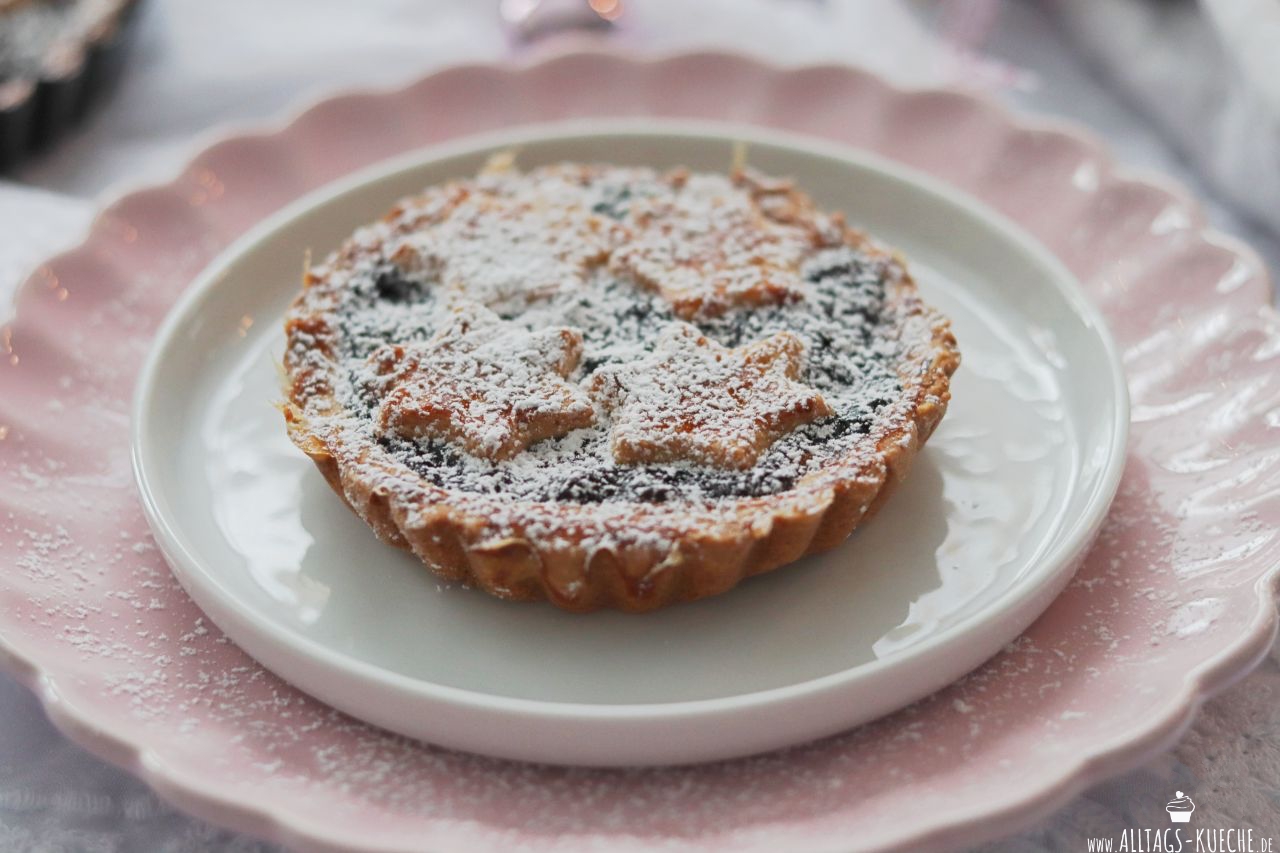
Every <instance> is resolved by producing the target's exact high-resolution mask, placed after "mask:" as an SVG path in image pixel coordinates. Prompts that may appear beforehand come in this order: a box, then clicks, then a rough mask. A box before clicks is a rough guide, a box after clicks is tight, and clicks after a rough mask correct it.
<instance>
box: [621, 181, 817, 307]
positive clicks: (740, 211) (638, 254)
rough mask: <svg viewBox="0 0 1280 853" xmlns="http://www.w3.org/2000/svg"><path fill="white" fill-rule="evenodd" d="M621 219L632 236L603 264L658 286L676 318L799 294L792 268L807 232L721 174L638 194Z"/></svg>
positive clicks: (807, 243)
mask: <svg viewBox="0 0 1280 853" xmlns="http://www.w3.org/2000/svg"><path fill="white" fill-rule="evenodd" d="M627 224H628V226H629V227H630V228H631V229H632V231H633V235H632V238H631V240H629V241H628V243H627V244H626V245H625V246H622V247H620V248H619V249H617V250H616V251H614V252H613V254H612V255H611V256H610V258H609V266H610V268H611V269H612V270H613V271H614V272H616V273H619V274H621V275H623V276H626V277H629V278H631V279H633V280H635V281H636V282H638V283H639V284H641V285H642V286H644V287H647V288H649V289H651V290H656V291H657V292H658V293H660V294H662V295H663V297H665V298H666V300H667V301H668V302H669V303H670V304H671V306H672V309H673V310H674V311H675V313H676V315H677V316H679V317H681V318H682V319H685V320H693V319H695V318H697V317H712V316H716V315H718V314H721V313H723V312H724V311H726V310H727V309H729V308H732V307H734V306H761V305H777V304H781V303H785V302H793V301H796V300H798V299H801V298H803V283H802V281H801V276H800V273H799V269H800V264H801V263H802V261H803V260H804V258H805V256H806V254H807V253H808V252H809V251H810V250H811V248H812V246H811V243H812V239H811V236H810V235H809V234H808V233H807V232H806V231H805V230H804V229H802V228H798V227H794V226H792V225H790V224H788V223H785V222H779V221H775V220H773V219H770V218H769V217H768V216H766V215H765V214H764V213H763V212H762V211H761V210H760V209H759V207H758V205H757V203H756V201H755V200H754V199H753V198H752V197H751V196H750V195H748V194H747V193H745V192H742V191H739V190H736V189H735V188H734V187H733V185H732V184H730V183H729V182H728V181H726V180H725V179H723V178H711V177H708V176H693V177H690V178H689V179H688V181H687V182H686V183H682V184H680V185H678V186H676V187H675V188H674V192H673V193H671V194H668V195H662V196H658V197H655V198H653V199H641V200H638V201H636V202H634V203H633V207H632V217H631V219H630V220H629V221H628V223H627Z"/></svg>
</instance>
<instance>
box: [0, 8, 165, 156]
mask: <svg viewBox="0 0 1280 853" xmlns="http://www.w3.org/2000/svg"><path fill="white" fill-rule="evenodd" d="M141 5H142V0H119V2H118V3H117V4H116V8H115V9H114V10H112V12H111V14H109V15H107V16H106V18H105V19H104V21H103V23H102V24H101V25H100V26H98V27H96V28H95V29H94V30H93V31H92V32H90V33H89V35H88V37H87V38H85V39H83V40H81V41H79V42H76V43H73V44H68V43H62V44H59V45H57V46H56V47H54V48H53V49H51V50H50V52H49V53H48V55H47V56H46V57H45V58H44V62H43V63H42V67H41V69H40V71H39V72H38V74H36V75H33V76H31V77H10V78H8V79H0V171H7V170H9V169H12V168H13V167H14V166H16V165H17V164H18V163H19V162H21V161H22V160H23V159H24V158H25V157H27V156H28V155H29V154H32V153H34V152H36V151H39V150H40V149H42V148H44V147H46V146H48V145H49V144H50V143H52V142H54V141H55V140H56V139H58V138H59V137H60V136H62V135H63V134H64V133H66V132H67V131H68V130H69V129H70V128H71V127H73V126H74V125H75V124H76V123H77V122H79V120H80V119H81V118H83V117H84V115H85V113H86V112H88V110H89V109H90V107H91V106H92V105H93V103H94V102H95V101H96V100H97V99H98V97H99V96H100V95H101V94H102V93H103V92H105V91H106V90H107V89H109V88H110V87H111V85H112V84H113V83H114V81H115V80H116V78H117V77H119V74H120V69H121V68H122V67H123V65H124V58H125V54H126V53H127V51H128V46H129V42H130V39H131V34H132V32H133V30H135V29H136V26H134V21H135V20H136V19H137V17H138V9H139V7H140V6H141Z"/></svg>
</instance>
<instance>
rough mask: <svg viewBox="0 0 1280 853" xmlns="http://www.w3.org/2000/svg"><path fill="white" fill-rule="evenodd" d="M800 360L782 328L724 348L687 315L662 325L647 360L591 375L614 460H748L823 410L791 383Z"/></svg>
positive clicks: (736, 464)
mask: <svg viewBox="0 0 1280 853" xmlns="http://www.w3.org/2000/svg"><path fill="white" fill-rule="evenodd" d="M803 358H804V345H803V344H802V343H801V341H800V339H799V338H797V337H796V336H795V335H793V334H791V333H790V332H778V333H777V334H775V335H773V336H772V337H769V338H766V339H765V340H763V341H759V342H757V343H754V344H751V345H750V346H746V347H740V348H738V349H726V348H725V347H723V346H721V345H720V344H718V343H716V342H714V341H710V340H708V339H707V338H705V337H703V336H702V335H700V334H699V333H698V331H697V329H695V328H694V327H693V326H690V325H689V324H687V323H678V324H674V325H672V326H670V327H668V328H667V329H666V330H665V331H664V332H663V334H662V336H661V337H660V338H659V340H658V343H657V345H656V346H655V347H654V351H653V353H652V354H651V355H649V356H648V357H647V358H644V359H640V360H638V361H635V362H632V363H631V364H627V365H621V366H618V367H613V368H605V369H603V370H601V371H600V372H598V373H597V374H596V375H595V376H594V377H593V378H592V389H593V390H594V391H595V393H596V394H597V395H598V399H599V400H600V402H601V404H602V405H603V406H604V408H605V409H606V410H608V411H609V412H611V413H612V415H613V421H614V422H613V432H612V434H611V436H610V438H611V442H612V449H613V457H614V459H615V460H616V461H617V462H618V463H619V464H624V465H626V464H643V463H659V462H678V461H685V460H687V461H692V462H697V463H701V464H705V465H714V466H717V467H721V468H733V469H746V468H750V467H752V466H753V465H755V464H756V462H757V460H759V458H760V455H761V454H762V453H763V452H764V451H765V450H766V449H768V447H769V445H771V444H772V443H773V442H774V441H776V440H777V439H779V438H781V437H782V436H784V435H786V434H787V433H789V432H791V431H792V430H794V429H795V428H796V427H798V426H800V425H802V424H805V423H808V422H809V421H812V420H816V419H817V418H821V417H825V416H827V415H829V414H831V409H830V407H829V406H828V405H827V402H826V400H824V399H822V395H821V394H819V393H818V392H817V391H816V390H814V389H813V388H809V387H808V386H805V385H802V384H800V383H799V382H796V381H795V380H796V378H797V377H798V376H799V375H800V371H801V369H802V367H803Z"/></svg>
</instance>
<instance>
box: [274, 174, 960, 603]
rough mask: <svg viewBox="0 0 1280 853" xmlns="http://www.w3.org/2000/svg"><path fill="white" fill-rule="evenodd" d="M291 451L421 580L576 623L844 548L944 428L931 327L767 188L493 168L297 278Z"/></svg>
mask: <svg viewBox="0 0 1280 853" xmlns="http://www.w3.org/2000/svg"><path fill="white" fill-rule="evenodd" d="M285 328H286V335H287V348H286V351H285V359H284V361H285V372H286V376H287V385H286V395H287V400H286V402H285V405H284V411H285V417H286V421H287V425H288V430H289V435H290V437H291V438H292V440H293V442H294V443H295V444H296V445H297V446H298V447H299V448H301V449H302V450H303V451H304V452H305V453H306V454H307V455H308V456H310V457H311V459H312V460H314V461H315V463H316V465H317V466H318V467H319V469H320V471H321V472H322V473H323V474H324V476H325V478H326V479H327V480H328V482H329V484H330V485H331V486H332V487H333V489H334V490H335V491H336V492H337V493H338V494H339V495H341V496H342V497H343V499H344V500H345V501H346V502H347V503H348V504H349V505H350V506H351V507H352V508H353V509H354V510H355V511H356V513H357V514H358V515H359V516H360V517H361V518H363V519H364V520H365V521H366V522H367V523H368V524H369V526H370V527H372V528H373V530H374V532H375V533H376V534H377V535H378V536H379V538H381V539H382V540H383V541H385V542H387V543H389V544H392V545H396V546H398V547H402V548H408V549H411V550H412V551H413V552H414V553H415V554H416V555H417V556H418V557H420V558H421V559H422V561H423V562H424V563H426V564H427V565H428V566H429V567H431V568H432V569H433V570H434V571H435V572H436V573H437V574H438V575H440V576H442V577H444V578H446V579H449V580H453V581H460V582H463V583H467V584H471V585H474V586H477V587H480V588H481V589H484V590H486V591H488V592H490V593H492V594H494V595H497V596H500V597H503V598H510V599H544V598H545V599H548V600H550V601H551V602H552V603H554V604H556V605H558V606H560V607H563V608H566V609H569V610H575V611H586V610H592V609H596V608H600V607H611V608H618V609H622V610H629V611H643V610H650V609H653V608H656V607H660V606H663V605H666V604H671V603H674V602H678V601H686V600H691V599H696V598H702V597H704V596H708V595H714V594H717V593H720V592H724V591H725V590H728V589H730V588H731V587H733V586H734V585H735V584H737V583H738V582H739V581H741V580H742V579H743V578H745V577H747V576H750V575H754V574H759V573H761V572H765V571H769V570H771V569H774V568H777V567H779V566H783V565H786V564H787V563H791V562H793V561H795V560H796V559H798V558H800V557H802V556H804V555H806V554H811V553H814V552H817V551H822V550H825V549H828V548H832V547H834V546H836V545H838V544H840V543H841V542H842V541H844V539H845V538H846V537H847V536H848V535H849V534H850V532H851V531H852V530H853V529H854V528H855V527H856V526H857V525H858V524H859V523H860V522H862V521H864V520H865V519H867V518H868V517H869V516H870V515H872V514H873V513H874V512H875V511H876V510H877V509H878V508H879V506H880V505H881V504H882V502H883V501H884V500H885V499H886V497H887V496H888V495H889V493H890V492H891V491H892V489H893V487H894V486H895V485H896V484H897V483H898V482H899V481H900V480H901V479H902V478H903V477H904V476H905V475H906V473H907V470H908V468H909V467H910V464H911V460H912V457H913V456H914V455H915V453H916V451H917V450H918V449H919V448H920V447H921V445H922V444H923V443H924V441H925V440H926V439H927V438H928V437H929V435H930V434H931V433H932V432H933V430H934V428H935V427H936V426H937V424H938V422H939V420H940V419H941V418H942V416H943V414H944V412H945V411H946V407H947V401H948V400H949V391H948V386H949V381H950V377H951V374H952V373H953V372H954V371H955V369H956V366H957V365H958V363H959V354H958V352H957V350H956V346H955V339H954V338H953V336H952V334H951V332H950V329H949V324H948V322H947V320H946V319H945V318H943V317H942V316H941V315H939V314H938V313H937V312H936V311H934V310H933V309H931V308H930V307H929V306H927V305H926V304H925V303H924V302H923V301H922V300H921V299H920V297H919V295H918V294H917V292H916V287H915V284H914V282H913V281H912V279H911V277H910V275H909V274H908V272H907V269H906V266H905V264H904V262H903V260H902V259H901V258H900V257H898V256H896V255H894V254H892V253H890V252H888V251H886V250H885V249H883V248H881V247H879V246H877V245H876V244H875V243H873V242H872V241H871V240H869V239H868V238H867V237H866V236H864V235H863V234H862V233H860V232H858V231H857V230H855V229H852V228H850V227H848V226H847V225H846V223H845V221H844V219H843V217H842V216H841V215H840V214H830V213H826V212H823V211H821V210H819V209H817V208H816V207H815V206H814V204H813V203H812V202H811V201H810V199H809V198H808V197H807V196H806V195H804V194H803V193H801V192H799V191H798V190H796V189H795V188H794V187H793V186H792V185H791V184H790V183H789V182H787V181H784V180H777V179H772V178H766V177H764V176H761V175H759V174H756V173H754V172H750V171H747V170H743V169H738V170H735V171H734V172H733V173H732V174H730V175H728V176H726V175H717V174H692V173H689V172H688V171H685V170H675V171H670V172H665V173H662V172H657V171H653V170H650V169H644V168H631V167H615V166H608V165H581V164H568V163H566V164H560V165H555V166H548V167H542V168H538V169H534V170H532V171H529V172H520V171H518V170H516V169H515V168H513V167H512V166H511V165H510V164H509V162H507V161H505V160H502V161H499V162H496V163H495V164H494V165H492V166H491V167H490V168H488V169H486V170H485V171H484V172H483V173H482V174H480V175H479V176H477V177H476V178H474V179H471V180H464V181H457V182H453V183H450V184H446V185H443V186H437V187H433V188H430V189H428V190H427V191H426V192H424V193H423V194H422V195H420V196H417V197H414V198H410V199H406V200H404V201H402V202H401V203H400V204H399V205H397V206H396V208H395V209H394V210H392V211H391V212H390V213H389V214H388V215H387V216H386V217H385V218H384V219H383V220H382V221H380V222H378V223H375V224H373V225H370V226H368V227H366V228H363V229H361V230H359V231H358V232H356V234H354V235H353V236H352V237H351V239H350V240H349V241H348V242H347V243H346V244H345V245H344V246H343V247H342V248H341V249H339V250H338V251H337V252H335V253H334V254H333V255H331V256H330V257H329V258H328V259H326V260H325V261H324V263H323V264H321V265H318V266H316V267H314V268H311V269H309V270H308V272H307V274H306V279H305V282H304V287H303V290H302V292H301V294H300V295H299V296H298V297H297V299H296V300H295V302H294V304H293V306H292V307H291V309H290V311H289V313H288V316H287V319H286V323H285Z"/></svg>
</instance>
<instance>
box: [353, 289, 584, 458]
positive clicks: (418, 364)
mask: <svg viewBox="0 0 1280 853" xmlns="http://www.w3.org/2000/svg"><path fill="white" fill-rule="evenodd" d="M581 356H582V335H581V334H579V333H578V332H577V331H575V330H573V329H563V328H562V329H543V330H539V331H536V332H530V331H528V330H527V329H525V328H524V327H522V326H519V325H517V324H515V323H509V322H506V321H504V320H502V319H501V318H499V317H498V316H497V315H496V314H494V313H493V312H492V311H489V310H488V309H487V308H483V307H481V306H478V305H465V306H463V307H461V308H458V309H456V310H455V311H454V314H453V316H452V318H451V319H450V321H449V322H448V323H446V324H445V325H444V327H443V328H441V329H440V330H439V331H438V332H437V333H436V335H435V336H434V337H432V338H431V340H429V341H427V342H426V343H424V344H406V345H392V344H387V345H384V346H382V347H379V348H378V350H376V351H375V352H374V353H373V355H371V356H370V357H369V366H370V367H371V369H372V372H373V378H372V379H371V380H370V382H369V386H370V389H371V390H372V391H373V393H374V394H375V396H376V397H377V398H378V407H377V411H376V412H375V415H374V418H375V422H376V424H377V426H378V428H379V429H380V430H381V431H382V432H383V433H384V434H389V435H398V436H402V437H406V438H422V437H431V438H439V439H443V440H446V441H451V442H454V443H456V444H458V445H460V446H461V447H462V448H463V449H465V450H466V451H467V452H468V453H470V454H472V455H473V456H478V457H481V458H484V459H490V460H500V459H510V458H511V457H513V456H515V455H516V454H518V453H520V452H521V451H523V450H524V449H525V448H527V447H528V446H529V445H531V444H533V443H534V442H536V441H541V440H543V439H546V438H553V437H555V436H559V435H564V434H565V433H567V432H570V431H572V430H575V429H579V428H581V427H586V426H590V425H591V424H592V423H593V422H594V421H595V411H594V409H593V407H592V405H591V401H590V399H589V398H588V397H587V396H586V394H584V393H583V391H582V390H581V389H579V388H578V387H577V386H576V385H573V384H571V383H569V382H567V381H566V377H567V376H568V375H569V374H570V373H571V372H572V371H573V369H574V368H575V367H577V365H578V359H579V358H581Z"/></svg>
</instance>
